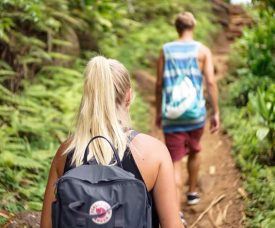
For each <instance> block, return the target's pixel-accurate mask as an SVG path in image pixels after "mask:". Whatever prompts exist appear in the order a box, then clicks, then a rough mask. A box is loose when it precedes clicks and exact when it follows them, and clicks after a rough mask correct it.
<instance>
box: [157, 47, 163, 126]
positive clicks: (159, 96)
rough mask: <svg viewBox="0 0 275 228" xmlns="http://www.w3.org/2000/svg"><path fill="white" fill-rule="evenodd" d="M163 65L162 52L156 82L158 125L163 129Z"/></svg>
mask: <svg viewBox="0 0 275 228" xmlns="http://www.w3.org/2000/svg"><path fill="white" fill-rule="evenodd" d="M163 65H164V55H163V52H162V51H161V53H160V55H159V59H158V64H157V82H156V91H155V92H156V125H157V126H158V127H161V108H162V107H161V105H162V83H163Z"/></svg>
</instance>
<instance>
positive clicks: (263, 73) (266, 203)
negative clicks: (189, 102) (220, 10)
mask: <svg viewBox="0 0 275 228" xmlns="http://www.w3.org/2000/svg"><path fill="white" fill-rule="evenodd" d="M259 14H260V15H261V16H260V17H258V20H259V21H258V24H257V25H256V26H255V27H254V28H252V29H250V30H249V29H247V30H246V31H245V33H244V36H243V37H242V38H240V39H239V40H238V41H237V43H236V44H235V48H234V49H233V55H232V58H231V59H233V61H231V66H232V70H231V76H230V77H229V85H227V87H226V88H224V89H226V90H227V92H226V94H229V96H227V97H226V98H225V99H224V101H223V123H224V127H225V128H226V129H227V131H228V133H229V135H230V136H231V137H232V139H233V152H234V155H235V157H236V160H237V163H238V165H239V167H240V169H241V170H242V173H243V179H244V180H245V182H244V186H245V188H246V191H247V192H248V193H249V197H248V200H247V202H246V214H247V218H248V219H247V220H246V225H247V227H265V228H266V227H273V226H274V223H275V216H274V215H275V214H274V208H275V194H274V192H275V169H274V164H275V140H274V139H275V135H274V129H275V108H274V105H275V94H274V91H275V83H274V75H275V67H274V66H275V65H274V60H273V59H274V42H273V39H274V25H275V23H274V20H272V18H273V16H272V14H270V13H269V12H268V11H266V12H260V13H259Z"/></svg>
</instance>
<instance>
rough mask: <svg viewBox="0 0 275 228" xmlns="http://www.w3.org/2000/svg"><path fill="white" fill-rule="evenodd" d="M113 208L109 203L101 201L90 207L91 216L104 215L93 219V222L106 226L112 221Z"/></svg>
mask: <svg viewBox="0 0 275 228" xmlns="http://www.w3.org/2000/svg"><path fill="white" fill-rule="evenodd" d="M110 208H111V206H110V204H108V203H107V202H105V201H103V200H100V201H96V202H94V203H93V204H92V205H91V207H90V215H92V214H98V215H99V214H102V213H103V214H102V215H101V216H99V217H97V218H93V219H92V220H93V222H94V223H96V224H105V223H107V222H109V221H110V219H111V218H112V209H110Z"/></svg>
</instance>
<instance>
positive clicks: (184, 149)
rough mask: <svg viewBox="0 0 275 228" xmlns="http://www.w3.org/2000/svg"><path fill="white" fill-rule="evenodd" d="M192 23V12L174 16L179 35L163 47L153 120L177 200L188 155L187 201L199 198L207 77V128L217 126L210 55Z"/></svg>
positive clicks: (197, 200) (216, 104)
mask: <svg viewBox="0 0 275 228" xmlns="http://www.w3.org/2000/svg"><path fill="white" fill-rule="evenodd" d="M195 25H196V20H195V18H194V16H193V15H192V14H191V13H189V12H185V13H182V14H180V15H178V16H177V18H176V20H175V27H176V29H177V32H178V34H179V38H178V40H176V41H173V42H169V43H166V44H164V46H163V48H162V51H161V54H160V57H159V61H158V69H157V70H158V73H157V85H156V103H157V105H156V106H157V107H156V108H157V110H156V111H157V119H156V124H157V125H158V126H159V127H160V126H162V128H163V131H164V136H165V142H166V145H167V147H168V150H169V152H170V154H171V157H172V160H173V164H174V170H175V179H176V184H177V197H178V202H179V204H180V198H181V197H180V194H181V188H182V177H181V160H182V158H183V157H184V156H185V155H188V161H187V170H188V174H189V181H188V183H189V189H188V192H187V203H188V204H190V205H192V204H196V203H198V202H199V200H200V198H199V195H198V193H197V192H196V185H197V179H198V172H199V167H200V154H199V151H200V150H201V146H200V139H201V136H202V134H203V129H204V126H205V120H206V108H205V101H204V97H203V79H205V80H206V85H207V91H208V94H209V96H210V103H211V106H212V108H213V113H212V115H211V120H210V121H211V122H210V131H211V133H214V132H216V131H217V130H218V129H219V107H218V91H217V85H216V82H215V79H214V70H213V62H212V55H211V51H210V50H209V48H208V47H206V46H205V45H203V44H201V43H200V42H197V41H195V40H193V30H194V28H195Z"/></svg>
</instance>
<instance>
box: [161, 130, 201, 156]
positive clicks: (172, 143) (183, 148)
mask: <svg viewBox="0 0 275 228" xmlns="http://www.w3.org/2000/svg"><path fill="white" fill-rule="evenodd" d="M202 134H203V128H199V129H195V130H193V131H187V132H174V133H165V134H164V137H165V143H166V146H167V148H168V150H169V152H170V154H171V158H172V160H173V161H178V160H180V159H182V158H183V157H184V156H185V155H186V154H188V153H198V152H200V150H201V145H200V139H201V136H202Z"/></svg>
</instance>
